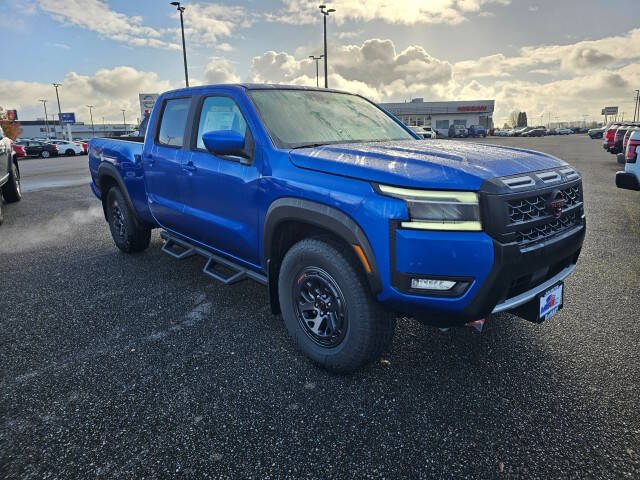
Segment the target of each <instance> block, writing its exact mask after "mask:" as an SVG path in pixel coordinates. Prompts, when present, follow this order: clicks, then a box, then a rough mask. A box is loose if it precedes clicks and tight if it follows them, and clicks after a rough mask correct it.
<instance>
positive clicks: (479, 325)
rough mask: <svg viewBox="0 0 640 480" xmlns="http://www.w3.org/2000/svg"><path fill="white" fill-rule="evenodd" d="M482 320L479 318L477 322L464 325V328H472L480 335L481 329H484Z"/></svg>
mask: <svg viewBox="0 0 640 480" xmlns="http://www.w3.org/2000/svg"><path fill="white" fill-rule="evenodd" d="M484 321H485V320H484V318H480V319H478V320H474V321H473V322H468V323H465V324H464V326H465V327H471V328H473V329H474V330H475V331H476V332H477V333H482V329H483V328H484Z"/></svg>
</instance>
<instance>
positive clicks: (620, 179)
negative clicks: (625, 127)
mask: <svg viewBox="0 0 640 480" xmlns="http://www.w3.org/2000/svg"><path fill="white" fill-rule="evenodd" d="M639 153H640V128H634V129H633V130H632V132H631V135H630V136H629V140H628V142H627V147H626V150H625V164H624V171H621V172H616V186H617V187H618V188H624V189H627V190H640V162H638V154H639Z"/></svg>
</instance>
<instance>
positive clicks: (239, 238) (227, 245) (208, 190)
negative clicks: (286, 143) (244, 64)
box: [183, 95, 260, 265]
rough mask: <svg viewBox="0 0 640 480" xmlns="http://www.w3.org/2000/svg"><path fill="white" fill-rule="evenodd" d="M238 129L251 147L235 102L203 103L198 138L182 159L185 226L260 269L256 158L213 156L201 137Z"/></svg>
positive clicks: (227, 98) (221, 98) (223, 98)
mask: <svg viewBox="0 0 640 480" xmlns="http://www.w3.org/2000/svg"><path fill="white" fill-rule="evenodd" d="M215 130H235V131H237V132H238V133H240V134H241V135H244V136H245V139H246V140H245V141H248V142H252V141H253V139H252V137H251V130H250V128H249V127H248V126H247V122H246V120H245V116H244V115H243V114H242V111H241V110H240V108H239V107H238V104H237V103H236V101H235V100H234V99H233V98H231V97H230V96H224V95H213V96H207V97H203V98H201V99H200V100H199V108H196V115H195V119H194V132H195V134H196V135H195V136H194V138H193V139H192V144H191V148H190V149H189V150H187V151H185V156H184V158H183V162H184V166H183V168H184V170H185V172H186V180H185V184H184V185H185V187H184V188H185V202H184V203H185V221H186V222H187V223H188V224H187V226H186V228H187V230H188V232H189V233H188V235H189V236H190V237H191V238H193V239H195V240H198V241H200V242H202V243H205V244H207V245H208V246H209V247H211V248H213V249H215V250H218V251H221V252H223V253H226V254H228V255H232V256H234V257H236V258H237V259H240V260H244V261H246V262H248V263H251V264H254V265H258V264H259V260H258V244H259V243H260V242H259V239H258V217H257V211H258V210H257V201H256V198H257V195H258V179H259V178H260V172H259V170H258V167H257V166H256V162H255V161H253V159H250V160H248V161H246V160H244V161H243V160H242V159H240V158H237V157H230V156H217V155H213V154H212V153H209V152H208V151H207V150H206V149H205V146H204V143H203V142H202V135H203V134H204V133H206V132H209V131H215Z"/></svg>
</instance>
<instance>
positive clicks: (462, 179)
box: [290, 140, 566, 190]
mask: <svg viewBox="0 0 640 480" xmlns="http://www.w3.org/2000/svg"><path fill="white" fill-rule="evenodd" d="M290 158H291V161H292V162H293V164H294V165H296V166H298V167H301V168H307V169H311V170H316V171H319V172H325V173H330V174H334V175H341V176H347V177H353V178H357V179H360V180H367V181H371V182H376V183H383V184H389V185H397V186H403V187H419V188H435V189H460V190H479V189H480V185H482V182H483V181H484V180H488V179H491V178H495V177H506V176H509V175H518V174H523V173H528V172H534V171H538V170H545V169H550V168H555V167H560V166H563V165H566V162H564V161H562V160H560V159H558V158H556V157H554V156H552V155H548V154H546V153H541V152H536V151H533V150H525V149H521V148H514V147H505V146H498V145H489V144H479V143H471V142H460V141H453V140H439V141H438V140H426V141H425V140H402V141H394V142H367V143H344V144H335V145H326V146H321V147H309V148H300V149H296V150H291V152H290Z"/></svg>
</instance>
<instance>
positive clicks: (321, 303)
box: [292, 266, 349, 348]
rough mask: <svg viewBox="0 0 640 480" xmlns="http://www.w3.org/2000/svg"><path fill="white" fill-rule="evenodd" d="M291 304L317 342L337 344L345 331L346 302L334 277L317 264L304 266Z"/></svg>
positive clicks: (299, 320) (346, 327)
mask: <svg viewBox="0 0 640 480" xmlns="http://www.w3.org/2000/svg"><path fill="white" fill-rule="evenodd" d="M292 300H293V303H294V305H293V307H294V310H295V312H296V316H297V318H298V322H299V323H300V326H301V327H302V329H303V331H304V332H305V333H306V334H307V335H308V336H309V338H311V340H313V341H314V342H315V343H316V344H318V345H320V346H322V347H326V348H332V347H336V346H338V345H339V344H340V343H341V342H342V341H343V340H344V337H345V335H346V333H347V330H348V327H349V322H348V315H347V305H346V301H345V298H344V295H343V293H342V291H341V290H340V287H339V286H338V284H337V282H336V281H335V279H334V278H333V277H332V276H331V275H329V274H328V273H327V272H326V271H325V270H323V269H321V268H319V267H313V266H311V267H305V268H304V269H303V270H302V271H301V272H300V274H299V276H298V280H297V282H296V284H295V285H294V286H293V295H292Z"/></svg>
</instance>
